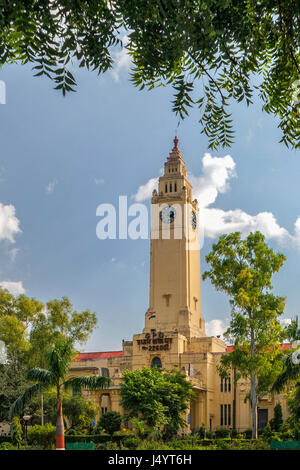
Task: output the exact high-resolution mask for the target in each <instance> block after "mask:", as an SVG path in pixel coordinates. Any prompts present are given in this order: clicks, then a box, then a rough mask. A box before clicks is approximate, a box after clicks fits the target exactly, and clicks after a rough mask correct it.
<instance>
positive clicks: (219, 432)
mask: <svg viewBox="0 0 300 470" xmlns="http://www.w3.org/2000/svg"><path fill="white" fill-rule="evenodd" d="M215 436H216V439H222V438H224V437H229V436H230V431H229V429H226V428H220V429H216V431H215Z"/></svg>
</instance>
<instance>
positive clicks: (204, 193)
mask: <svg viewBox="0 0 300 470" xmlns="http://www.w3.org/2000/svg"><path fill="white" fill-rule="evenodd" d="M236 176H237V175H236V164H235V162H234V160H233V158H232V157H231V156H230V155H226V156H225V157H213V156H212V155H210V154H209V153H205V154H204V156H203V158H202V174H201V176H194V175H190V176H189V179H190V181H191V183H192V185H193V192H194V196H195V198H196V199H197V200H198V203H199V207H200V219H201V224H202V227H203V228H204V236H205V237H208V238H217V237H218V236H220V235H222V234H224V233H231V232H241V234H242V236H243V237H246V236H247V235H248V234H249V233H250V232H255V231H257V230H258V231H260V232H262V233H263V234H264V235H265V237H266V239H267V240H274V241H276V242H277V243H279V244H280V245H282V246H294V247H295V248H297V249H299V250H300V215H299V216H298V217H297V219H296V222H295V224H294V232H293V233H290V232H289V231H288V230H287V229H286V228H284V227H281V226H280V225H279V223H278V221H277V219H276V217H275V216H274V214H273V213H272V212H267V211H265V212H259V213H257V214H254V215H252V214H248V213H247V212H245V211H243V210H242V209H239V208H235V209H231V210H227V211H225V210H223V209H218V208H216V207H211V205H212V204H214V203H215V202H216V200H217V197H218V195H219V194H224V193H225V192H226V191H228V190H229V189H230V184H229V183H230V180H231V179H232V178H234V177H236ZM157 184H158V178H151V179H150V180H149V181H148V182H147V183H146V184H144V185H142V186H140V187H139V188H138V191H137V193H136V194H134V195H133V198H134V199H135V200H136V201H137V202H142V201H145V200H147V199H150V198H151V196H152V191H153V189H155V188H157Z"/></svg>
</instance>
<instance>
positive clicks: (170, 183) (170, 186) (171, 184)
mask: <svg viewBox="0 0 300 470" xmlns="http://www.w3.org/2000/svg"><path fill="white" fill-rule="evenodd" d="M171 192H172V183H170V193H171Z"/></svg>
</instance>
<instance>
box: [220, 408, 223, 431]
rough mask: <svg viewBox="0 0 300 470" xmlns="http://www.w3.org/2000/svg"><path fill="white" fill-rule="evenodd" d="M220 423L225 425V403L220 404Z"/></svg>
mask: <svg viewBox="0 0 300 470" xmlns="http://www.w3.org/2000/svg"><path fill="white" fill-rule="evenodd" d="M220 424H221V426H223V405H220Z"/></svg>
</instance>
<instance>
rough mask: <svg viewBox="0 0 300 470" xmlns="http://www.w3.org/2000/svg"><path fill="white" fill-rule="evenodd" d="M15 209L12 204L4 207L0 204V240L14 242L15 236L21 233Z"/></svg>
mask: <svg viewBox="0 0 300 470" xmlns="http://www.w3.org/2000/svg"><path fill="white" fill-rule="evenodd" d="M15 214H16V209H15V207H14V206H13V205H12V204H8V205H6V206H5V205H4V204H2V203H1V202H0V240H9V241H10V242H11V243H14V241H15V238H14V237H15V235H16V234H17V233H20V232H21V229H20V226H19V224H20V221H19V219H18V218H17V217H16V215H15Z"/></svg>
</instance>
